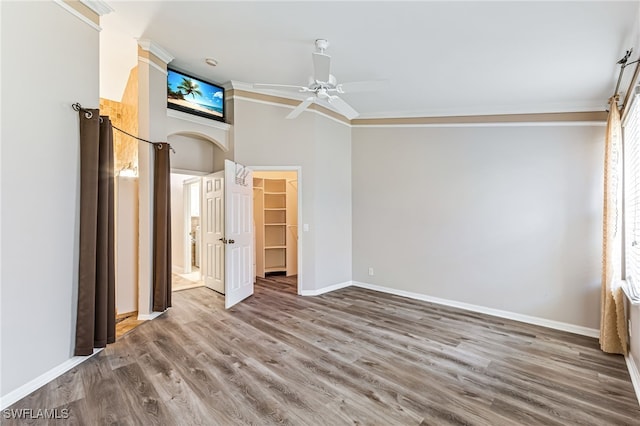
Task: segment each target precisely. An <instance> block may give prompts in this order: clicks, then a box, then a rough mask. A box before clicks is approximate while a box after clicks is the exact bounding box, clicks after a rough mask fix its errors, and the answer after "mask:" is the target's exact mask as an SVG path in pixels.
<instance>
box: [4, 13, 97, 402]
mask: <svg viewBox="0 0 640 426" xmlns="http://www.w3.org/2000/svg"><path fill="white" fill-rule="evenodd" d="M0 8H1V25H0V31H1V40H2V44H1V48H0V50H1V51H2V83H1V85H2V92H1V96H2V107H3V108H2V129H1V132H2V136H1V138H2V159H1V167H0V173H1V182H2V189H1V191H0V193H1V204H2V223H1V229H2V251H1V263H2V271H1V275H0V277H1V281H2V285H1V288H2V297H1V298H0V311H1V314H0V327H1V342H0V358H1V364H0V377H1V379H0V393H1V394H2V396H3V398H4V397H5V396H7V394H8V393H10V392H12V391H15V390H16V389H17V388H19V387H20V386H23V385H26V384H27V383H28V382H30V381H32V380H34V379H35V378H37V377H38V376H40V375H42V374H44V373H46V372H48V371H49V370H51V369H52V368H54V367H58V366H60V365H61V364H63V363H65V362H66V361H69V360H70V359H71V358H72V354H73V345H74V340H75V339H74V336H75V316H76V303H77V282H78V272H77V267H78V266H77V265H78V263H77V261H78V209H79V151H80V144H79V132H78V126H79V124H78V123H79V119H78V113H76V112H75V111H73V110H72V109H71V104H72V103H73V102H80V103H81V104H82V105H83V106H85V107H88V108H97V107H98V103H99V94H98V87H99V83H98V78H99V66H98V62H99V61H98V51H99V49H98V46H99V40H98V37H99V33H98V31H96V30H95V29H93V28H91V27H90V26H89V25H87V24H86V23H84V22H82V21H81V20H79V19H78V18H76V17H75V16H73V15H72V14H71V13H69V12H67V11H65V10H64V9H63V8H62V7H61V6H59V5H57V4H56V3H54V2H0ZM25 52H29V53H28V54H25ZM15 82H22V83H23V84H15ZM9 106H10V107H9ZM34 111H36V112H35V113H34ZM18 206H20V208H18Z"/></svg>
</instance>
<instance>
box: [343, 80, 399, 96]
mask: <svg viewBox="0 0 640 426" xmlns="http://www.w3.org/2000/svg"><path fill="white" fill-rule="evenodd" d="M387 86H389V80H368V81H351V82H349V83H342V84H338V86H337V88H338V92H339V93H354V92H373V91H376V90H382V89H384V88H386V87H387Z"/></svg>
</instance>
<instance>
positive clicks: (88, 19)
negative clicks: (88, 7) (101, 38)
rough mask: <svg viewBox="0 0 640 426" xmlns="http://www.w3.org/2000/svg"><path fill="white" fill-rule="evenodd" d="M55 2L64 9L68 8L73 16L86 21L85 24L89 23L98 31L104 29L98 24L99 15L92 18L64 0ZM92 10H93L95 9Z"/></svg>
mask: <svg viewBox="0 0 640 426" xmlns="http://www.w3.org/2000/svg"><path fill="white" fill-rule="evenodd" d="M53 2H54V3H55V4H57V5H58V6H60V7H61V8H63V9H64V10H66V11H67V12H69V13H70V14H72V15H73V16H75V17H76V18H78V19H79V20H81V21H82V22H84V23H85V24H87V25H88V26H90V27H91V28H93V29H94V30H96V31H98V32H100V31H102V27H100V25H98V24H97V22H98V20H99V19H100V18H99V16H96V17H95V20H94V19H91V17H89V16H87V15H85V14H84V13H82V12H81V11H79V10H78V9H76V8H74V7H72V6H70V5H69V4H67V3H66V2H64V1H63V0H53ZM91 12H93V10H92V11H91ZM93 13H95V12H93Z"/></svg>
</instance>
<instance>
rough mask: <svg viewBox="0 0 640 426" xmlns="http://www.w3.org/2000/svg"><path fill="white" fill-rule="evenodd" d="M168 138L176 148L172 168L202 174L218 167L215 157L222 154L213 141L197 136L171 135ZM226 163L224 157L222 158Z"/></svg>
mask: <svg viewBox="0 0 640 426" xmlns="http://www.w3.org/2000/svg"><path fill="white" fill-rule="evenodd" d="M167 140H168V141H169V143H170V144H171V147H173V148H174V149H175V151H176V152H175V154H171V169H172V170H177V171H191V172H197V173H201V174H210V173H213V172H214V171H218V170H223V169H224V166H222V169H216V163H215V159H214V157H216V156H217V157H218V159H219V158H220V157H221V156H222V154H220V152H222V150H220V148H217V147H216V146H215V145H214V144H213V143H211V142H209V141H207V140H205V139H202V138H199V137H197V136H183V135H170V136H169V137H168V138H167ZM221 161H222V164H224V158H223V159H222V160H221Z"/></svg>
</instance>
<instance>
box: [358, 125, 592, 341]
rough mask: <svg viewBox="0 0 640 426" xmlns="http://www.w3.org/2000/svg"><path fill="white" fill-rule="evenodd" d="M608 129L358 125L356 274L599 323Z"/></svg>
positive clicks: (411, 289) (463, 298) (399, 286)
mask: <svg viewBox="0 0 640 426" xmlns="http://www.w3.org/2000/svg"><path fill="white" fill-rule="evenodd" d="M603 139H604V128H603V127H571V126H522V127H473V128H470V127H457V128H400V127H396V128H354V129H353V141H352V143H353V268H354V269H353V279H354V280H355V281H360V282H365V283H369V284H374V285H379V286H384V287H390V288H393V289H397V290H404V291H408V292H414V293H419V294H424V295H428V296H433V297H438V298H442V299H450V300H453V301H458V302H464V303H468V304H473V305H479V306H483V307H488V308H493V309H499V310H503V311H509V312H514V313H518V314H522V315H529V316H534V317H540V318H544V319H549V320H555V321H560V322H565V323H569V324H572V325H578V326H583V327H588V328H591V329H597V328H598V327H599V320H600V314H599V312H600V307H599V299H600V297H599V295H600V264H601V262H600V252H601V236H602V235H601V234H602V232H601V228H602V162H603ZM369 267H373V268H374V274H375V275H374V276H369V275H368V268H369Z"/></svg>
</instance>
